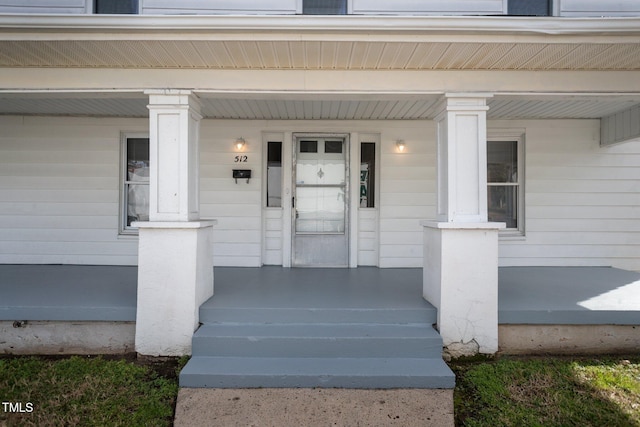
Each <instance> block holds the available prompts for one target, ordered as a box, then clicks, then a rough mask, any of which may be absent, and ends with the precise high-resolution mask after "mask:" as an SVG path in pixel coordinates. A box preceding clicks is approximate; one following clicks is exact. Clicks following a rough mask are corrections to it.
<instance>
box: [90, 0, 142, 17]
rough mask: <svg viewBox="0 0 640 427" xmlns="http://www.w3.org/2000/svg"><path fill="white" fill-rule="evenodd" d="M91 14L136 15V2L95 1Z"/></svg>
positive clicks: (134, 0) (123, 0)
mask: <svg viewBox="0 0 640 427" xmlns="http://www.w3.org/2000/svg"><path fill="white" fill-rule="evenodd" d="M93 13H96V14H137V13H138V0H95V2H94V4H93Z"/></svg>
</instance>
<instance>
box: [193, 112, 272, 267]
mask: <svg viewBox="0 0 640 427" xmlns="http://www.w3.org/2000/svg"><path fill="white" fill-rule="evenodd" d="M260 123H261V122H241V121H237V122H231V121H216V120H203V121H202V122H201V125H200V194H201V196H200V215H201V217H202V218H214V219H216V220H217V221H218V224H217V225H216V226H215V227H214V229H213V242H214V246H213V262H214V265H220V266H246V267H257V266H260V264H261V258H262V248H261V244H262V235H261V233H262V208H261V206H262V178H261V177H262V135H261V129H262V128H263V127H264V124H263V125H262V126H261V125H260ZM241 136H242V137H244V139H245V140H246V145H245V148H244V150H243V151H242V152H237V151H236V150H235V146H234V142H235V140H236V139H237V138H239V137H241ZM238 155H242V156H246V157H247V162H246V163H244V162H242V163H236V162H235V157H236V156H238ZM233 169H251V170H252V178H251V180H250V181H249V183H247V181H246V180H238V183H236V182H235V180H234V179H233V178H232V170H233Z"/></svg>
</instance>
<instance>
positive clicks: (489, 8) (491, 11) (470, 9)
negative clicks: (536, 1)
mask: <svg viewBox="0 0 640 427" xmlns="http://www.w3.org/2000/svg"><path fill="white" fill-rule="evenodd" d="M352 3H353V13H354V14H384V15H388V14H407V15H426V14H455V15H464V14H472V15H499V14H503V13H506V12H507V11H506V3H505V2H504V1H503V0H447V1H442V0H394V1H389V0H353V1H352Z"/></svg>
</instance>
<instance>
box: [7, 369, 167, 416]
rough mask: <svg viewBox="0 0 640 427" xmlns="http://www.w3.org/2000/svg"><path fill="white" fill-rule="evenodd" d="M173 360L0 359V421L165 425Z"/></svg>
mask: <svg viewBox="0 0 640 427" xmlns="http://www.w3.org/2000/svg"><path fill="white" fill-rule="evenodd" d="M178 364H179V363H178V361H177V360H175V359H174V360H169V361H166V362H163V363H158V362H156V363H140V362H137V361H135V359H134V358H131V357H129V358H119V359H117V360H108V359H106V358H103V357H86V356H84V357H79V356H76V357H70V358H39V357H15V358H0V400H1V401H2V402H3V403H2V406H0V426H3V427H4V426H63V425H64V426H170V425H171V424H172V420H173V412H174V406H175V398H176V395H177V392H178V384H177V380H176V372H175V370H176V366H177V365H178Z"/></svg>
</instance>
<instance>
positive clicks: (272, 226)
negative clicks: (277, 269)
mask: <svg viewBox="0 0 640 427" xmlns="http://www.w3.org/2000/svg"><path fill="white" fill-rule="evenodd" d="M262 212H263V215H264V223H263V227H264V250H263V259H262V263H263V264H265V265H282V219H283V218H282V215H283V212H282V209H281V208H263V211H262Z"/></svg>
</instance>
